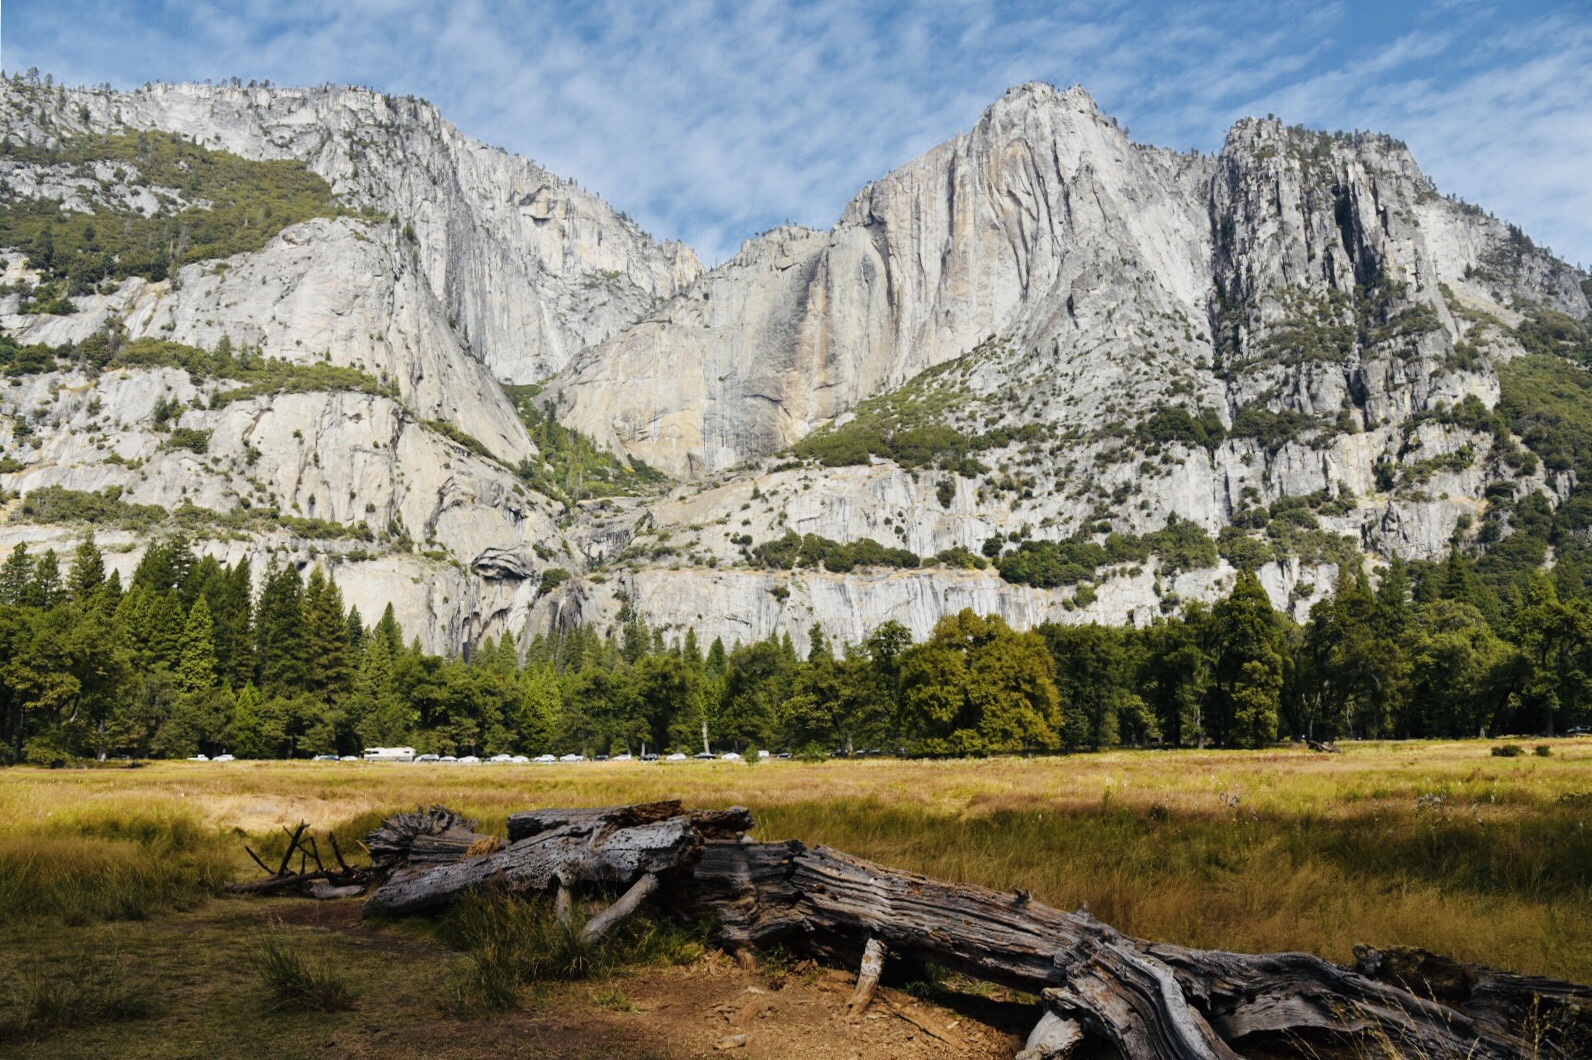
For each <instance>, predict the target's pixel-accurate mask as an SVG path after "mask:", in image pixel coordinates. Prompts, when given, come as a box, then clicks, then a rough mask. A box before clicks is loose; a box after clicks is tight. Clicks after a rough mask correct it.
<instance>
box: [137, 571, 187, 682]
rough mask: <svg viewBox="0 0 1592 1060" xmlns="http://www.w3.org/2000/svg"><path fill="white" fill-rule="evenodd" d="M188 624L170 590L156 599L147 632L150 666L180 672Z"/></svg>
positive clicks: (180, 605) (147, 619) (146, 623)
mask: <svg viewBox="0 0 1592 1060" xmlns="http://www.w3.org/2000/svg"><path fill="white" fill-rule="evenodd" d="M186 621H187V620H186V616H185V615H184V614H183V611H182V604H181V602H180V601H178V599H177V593H176V591H175V590H170V589H168V590H167V591H165V592H163V593H160V594H159V595H158V596H156V597H155V598H154V600H153V601H152V602H151V603H150V605H149V611H148V615H147V617H146V619H145V632H144V638H145V639H144V643H145V645H146V651H147V652H148V655H149V661H150V662H151V664H153V665H155V666H162V667H164V668H165V669H167V670H172V671H175V670H176V669H177V662H178V658H179V656H180V655H181V652H182V633H183V627H184V625H186Z"/></svg>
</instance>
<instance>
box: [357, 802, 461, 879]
mask: <svg viewBox="0 0 1592 1060" xmlns="http://www.w3.org/2000/svg"><path fill="white" fill-rule="evenodd" d="M450 832H452V833H468V834H469V835H472V836H473V835H475V822H474V821H472V820H468V819H466V818H465V817H463V816H461V815H460V814H457V813H455V812H454V811H452V810H450V809H448V808H447V807H446V806H432V807H431V808H430V809H424V808H417V809H416V810H415V812H414V813H398V814H394V815H393V816H391V817H389V818H387V819H386V820H385V821H383V822H382V824H381V827H379V828H377V829H376V830H375V831H373V832H371V833H370V834H369V835H367V836H366V837H365V849H366V850H368V851H370V860H371V862H372V864H374V865H375V866H376V867H377V868H381V869H386V868H390V867H392V866H396V865H403V864H405V863H406V862H407V861H408V860H409V855H410V851H411V850H412V849H414V847H415V845H416V841H417V840H421V841H422V843H421V846H422V849H432V850H435V849H437V847H436V846H434V845H432V841H433V840H437V839H438V837H441V836H446V835H447V834H449V833H450ZM472 842H473V840H472ZM465 846H466V848H468V846H469V843H466V844H465Z"/></svg>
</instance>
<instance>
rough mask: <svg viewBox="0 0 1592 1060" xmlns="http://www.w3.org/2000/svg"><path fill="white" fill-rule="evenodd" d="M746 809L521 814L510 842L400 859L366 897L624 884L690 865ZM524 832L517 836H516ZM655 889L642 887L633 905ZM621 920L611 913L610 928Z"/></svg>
mask: <svg viewBox="0 0 1592 1060" xmlns="http://www.w3.org/2000/svg"><path fill="white" fill-rule="evenodd" d="M750 824H751V815H750V814H749V813H747V812H746V811H745V810H738V811H736V810H732V811H705V812H701V813H697V812H694V811H686V810H682V809H681V808H680V804H679V803H678V802H675V803H656V804H651V805H647V806H639V807H637V806H619V807H610V808H604V809H591V810H566V811H544V812H541V813H537V814H515V815H514V817H512V818H510V821H509V835H510V839H511V841H510V843H509V844H508V845H507V846H506V847H503V848H502V849H501V850H497V851H493V852H487V853H479V854H476V855H475V856H467V857H463V858H461V859H458V860H454V861H451V862H449V863H445V864H435V863H430V862H420V863H412V862H410V861H405V862H402V863H400V864H397V865H395V866H393V867H392V868H391V869H390V871H389V872H388V875H387V878H386V879H385V880H384V881H383V882H382V884H381V886H379V887H377V888H376V890H375V891H374V892H373V893H372V894H371V896H370V899H369V900H368V901H367V902H366V903H365V909H366V912H367V913H372V912H375V913H412V912H416V911H418V910H422V909H430V908H434V907H436V906H441V905H447V904H448V903H450V902H452V901H454V900H455V899H456V898H458V897H459V895H460V894H462V893H463V892H465V891H466V890H469V889H470V888H472V887H479V886H482V885H485V884H492V885H495V886H500V887H504V888H506V889H508V890H511V891H548V890H550V889H553V888H556V887H562V888H566V889H567V888H573V887H575V886H577V885H579V886H585V887H587V888H595V889H606V890H617V889H619V888H622V887H630V886H632V885H633V884H635V883H637V881H639V880H641V879H642V878H643V877H645V876H647V875H649V874H650V875H654V876H663V875H668V874H671V873H674V872H677V871H678V870H681V869H685V868H688V867H689V866H691V865H692V864H694V863H695V861H696V859H697V857H698V856H699V855H700V854H701V851H702V844H703V833H704V831H706V832H707V833H708V834H711V835H725V834H730V832H729V831H727V829H735V830H736V834H740V833H744V831H745V829H746V828H747V827H749V826H750ZM516 837H517V838H516ZM647 893H650V891H648V892H643V893H642V894H640V895H639V896H638V897H637V898H636V899H635V901H634V902H633V903H631V904H630V906H629V908H630V909H632V910H633V909H634V908H635V906H636V905H639V903H640V901H641V900H642V899H643V898H645V897H646V896H647ZM614 923H617V920H613V919H608V920H604V925H605V929H606V927H611V926H612V925H613V924H614Z"/></svg>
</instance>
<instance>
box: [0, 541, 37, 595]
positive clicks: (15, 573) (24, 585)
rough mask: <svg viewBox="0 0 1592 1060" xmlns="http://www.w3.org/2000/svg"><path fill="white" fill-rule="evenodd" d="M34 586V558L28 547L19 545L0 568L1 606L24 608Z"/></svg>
mask: <svg viewBox="0 0 1592 1060" xmlns="http://www.w3.org/2000/svg"><path fill="white" fill-rule="evenodd" d="M32 586H33V558H32V557H31V556H29V555H28V546H27V545H25V544H21V543H19V544H18V545H17V546H16V547H15V548H13V549H12V550H11V555H10V556H8V557H7V558H6V561H5V564H4V565H3V566H0V604H9V605H11V606H12V607H22V606H25V605H26V604H27V601H28V595H29V592H30V591H31V589H32Z"/></svg>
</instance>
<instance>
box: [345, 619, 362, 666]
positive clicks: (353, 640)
mask: <svg viewBox="0 0 1592 1060" xmlns="http://www.w3.org/2000/svg"><path fill="white" fill-rule="evenodd" d="M347 628H348V657H349V659H351V660H357V659H358V658H359V656H360V653H361V652H363V651H364V650H365V619H364V616H362V615H361V614H360V613H359V608H357V607H350V608H349V609H348V623H347Z"/></svg>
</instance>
